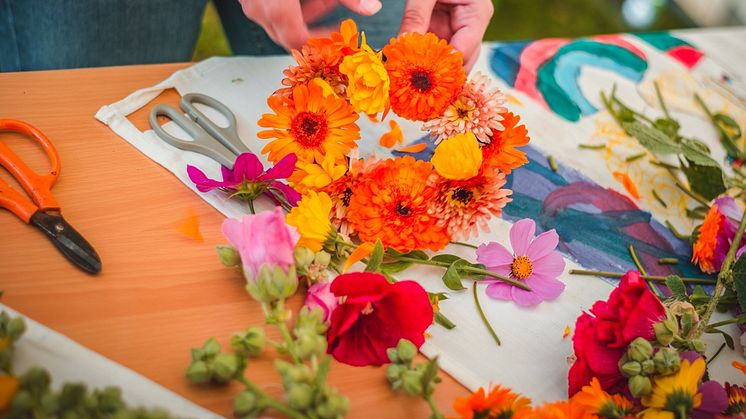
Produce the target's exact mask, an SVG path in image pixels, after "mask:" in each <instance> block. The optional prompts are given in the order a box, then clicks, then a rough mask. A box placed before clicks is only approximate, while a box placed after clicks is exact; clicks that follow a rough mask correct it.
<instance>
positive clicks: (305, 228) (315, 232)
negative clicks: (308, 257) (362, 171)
mask: <svg viewBox="0 0 746 419" xmlns="http://www.w3.org/2000/svg"><path fill="white" fill-rule="evenodd" d="M331 210H332V200H331V198H329V195H327V194H325V193H324V192H319V193H316V192H314V191H310V192H309V193H308V194H307V195H305V196H304V197H303V199H301V200H300V201H299V202H298V206H297V207H295V208H293V209H292V210H290V213H289V214H288V215H287V219H286V221H287V223H288V224H289V225H291V226H293V227H295V228H297V229H298V233H300V240H299V241H298V245H299V246H303V247H307V248H309V249H311V250H312V251H314V252H318V251H319V250H321V248H322V247H323V246H324V243H326V242H327V241H328V240H329V239H330V238H331V237H332V235H333V234H334V228H333V227H332V223H331V221H329V213H330V212H331Z"/></svg>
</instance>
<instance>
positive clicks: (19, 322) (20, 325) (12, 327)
mask: <svg viewBox="0 0 746 419" xmlns="http://www.w3.org/2000/svg"><path fill="white" fill-rule="evenodd" d="M6 331H7V332H8V336H9V337H10V338H11V339H12V340H14V341H15V340H18V338H20V337H21V335H22V334H23V332H25V331H26V322H25V321H24V320H23V318H22V317H16V318H13V319H11V320H10V321H9V322H8V324H7V326H6Z"/></svg>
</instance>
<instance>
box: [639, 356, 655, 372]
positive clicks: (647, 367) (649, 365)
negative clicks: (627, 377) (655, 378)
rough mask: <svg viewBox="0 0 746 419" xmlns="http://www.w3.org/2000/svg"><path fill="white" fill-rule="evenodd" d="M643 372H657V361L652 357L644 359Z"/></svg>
mask: <svg viewBox="0 0 746 419" xmlns="http://www.w3.org/2000/svg"><path fill="white" fill-rule="evenodd" d="M642 373H643V374H644V375H647V376H651V375H653V374H655V362H653V360H652V359H646V360H644V361H642Z"/></svg>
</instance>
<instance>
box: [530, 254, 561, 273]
mask: <svg viewBox="0 0 746 419" xmlns="http://www.w3.org/2000/svg"><path fill="white" fill-rule="evenodd" d="M532 262H533V264H534V273H535V274H540V275H542V276H544V277H548V278H556V277H558V276H560V275H561V274H562V272H564V270H565V259H564V258H563V257H562V255H561V254H559V253H558V252H552V253H550V254H548V255H546V256H544V257H543V258H541V259H539V260H532Z"/></svg>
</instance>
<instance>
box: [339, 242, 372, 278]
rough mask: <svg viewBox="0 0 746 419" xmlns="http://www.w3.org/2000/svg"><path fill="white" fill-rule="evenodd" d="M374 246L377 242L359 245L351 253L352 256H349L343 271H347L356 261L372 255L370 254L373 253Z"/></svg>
mask: <svg viewBox="0 0 746 419" xmlns="http://www.w3.org/2000/svg"><path fill="white" fill-rule="evenodd" d="M374 247H375V244H374V243H371V242H365V243H363V244H361V245H360V246H358V247H357V249H355V250H354V251H353V252H352V254H350V257H348V258H347V261H346V262H345V265H344V266H343V267H342V272H346V271H347V269H349V268H350V266H352V265H353V264H354V263H356V262H360V261H361V260H363V258H365V257H367V256H370V254H371V253H373V248H374Z"/></svg>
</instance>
